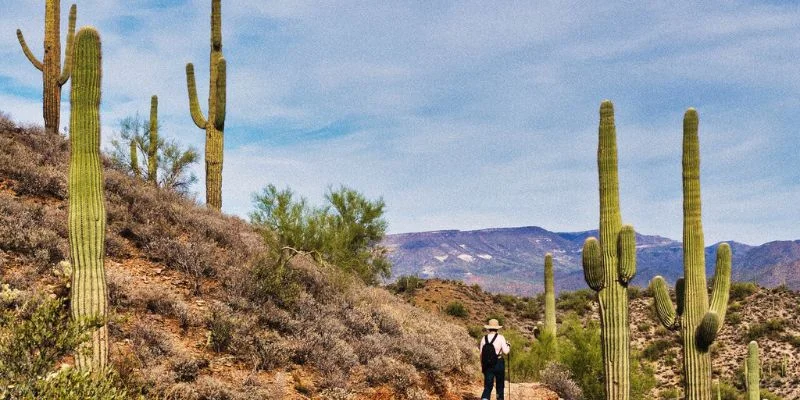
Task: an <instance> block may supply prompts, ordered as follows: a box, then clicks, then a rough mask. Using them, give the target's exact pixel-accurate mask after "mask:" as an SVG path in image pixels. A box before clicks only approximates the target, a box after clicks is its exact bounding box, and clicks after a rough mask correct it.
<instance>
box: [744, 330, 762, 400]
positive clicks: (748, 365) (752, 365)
mask: <svg viewBox="0 0 800 400" xmlns="http://www.w3.org/2000/svg"><path fill="white" fill-rule="evenodd" d="M744 375H745V386H746V387H747V400H760V399H761V382H760V381H761V363H760V362H759V359H758V343H756V342H755V341H751V342H750V343H749V344H748V345H747V360H745V362H744Z"/></svg>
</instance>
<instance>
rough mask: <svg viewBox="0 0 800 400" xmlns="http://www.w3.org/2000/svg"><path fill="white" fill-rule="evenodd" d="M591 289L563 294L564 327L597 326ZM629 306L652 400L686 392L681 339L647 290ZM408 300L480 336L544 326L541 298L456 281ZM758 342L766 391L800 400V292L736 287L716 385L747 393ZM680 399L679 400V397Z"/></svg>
mask: <svg viewBox="0 0 800 400" xmlns="http://www.w3.org/2000/svg"><path fill="white" fill-rule="evenodd" d="M588 293H592V292H589V291H588V290H586V291H581V292H571V293H570V292H564V293H562V294H561V295H560V296H559V298H558V300H557V317H558V322H559V323H561V322H562V321H563V320H564V319H565V317H566V316H567V315H568V314H577V315H578V316H579V317H580V318H581V319H582V320H583V321H584V322H588V321H589V320H595V321H596V320H598V316H597V310H596V306H595V302H594V301H593V299H592V295H587V296H584V295H583V294H588ZM632 294H633V296H632V298H631V303H630V307H631V308H630V312H631V321H632V323H631V338H632V346H633V348H634V349H635V350H637V351H639V352H640V353H641V354H642V357H643V359H644V360H645V362H647V363H649V364H650V365H651V366H653V367H654V369H655V371H656V373H655V375H656V379H657V385H656V388H655V389H654V390H653V392H652V398H660V397H659V396H660V395H661V394H662V393H665V392H666V391H667V390H669V389H674V388H678V387H679V386H680V379H681V376H680V373H681V365H682V361H681V353H680V349H681V347H680V346H681V344H680V341H679V339H678V336H677V334H676V333H672V332H668V331H667V330H665V329H664V328H662V327H661V325H660V324H659V323H658V322H657V320H656V319H655V315H654V312H653V309H652V304H653V299H652V297H650V295H649V294H648V293H647V292H640V291H633V293H632ZM406 299H407V301H409V302H410V303H412V304H416V305H418V306H421V307H425V308H427V309H428V310H431V311H438V312H439V313H440V315H441V316H442V318H445V319H447V320H448V321H451V322H454V323H460V324H462V325H464V326H466V327H468V328H471V330H474V331H475V332H477V333H478V334H480V332H481V331H480V329H479V327H480V326H481V325H482V324H483V321H484V320H485V318H487V316H500V317H502V318H504V319H505V321H506V325H507V326H508V327H511V328H514V329H516V330H519V331H520V332H522V333H523V334H525V335H527V336H528V337H529V338H531V339H532V338H533V327H534V326H536V324H538V323H539V322H541V320H542V311H541V310H542V308H541V307H542V305H541V299H530V298H518V297H515V296H509V295H493V294H491V293H488V292H484V291H483V290H481V289H480V287H477V286H467V285H465V284H463V283H461V282H457V281H443V280H438V279H432V280H427V281H424V283H423V284H422V285H421V287H420V288H419V289H417V290H416V291H413V293H412V294H407V295H406ZM453 301H457V302H459V303H461V304H462V305H463V306H464V308H465V309H466V315H464V316H463V317H454V316H451V315H449V314H448V313H447V311H446V310H447V307H448V305H449V304H451V303H452V302H453ZM750 340H756V341H757V342H758V344H759V346H760V348H761V362H762V365H763V373H762V388H764V389H768V390H769V391H771V392H772V393H774V394H777V395H779V396H781V397H782V398H783V399H799V398H800V293H798V292H796V291H791V290H788V289H786V288H784V287H779V288H775V289H766V288H762V287H757V286H755V285H752V284H737V285H734V289H733V290H732V293H731V300H730V302H729V311H728V316H727V317H726V321H725V327H724V328H723V329H722V331H721V332H720V338H719V339H718V341H717V343H716V344H715V345H714V347H713V348H712V354H713V355H712V357H713V366H714V368H713V373H714V378H715V379H720V380H721V381H722V382H723V383H728V384H730V385H732V386H735V387H738V388H739V390H740V391H741V390H743V387H742V381H741V367H742V364H743V360H744V358H745V356H746V354H747V343H749V341H750ZM673 398H674V397H673Z"/></svg>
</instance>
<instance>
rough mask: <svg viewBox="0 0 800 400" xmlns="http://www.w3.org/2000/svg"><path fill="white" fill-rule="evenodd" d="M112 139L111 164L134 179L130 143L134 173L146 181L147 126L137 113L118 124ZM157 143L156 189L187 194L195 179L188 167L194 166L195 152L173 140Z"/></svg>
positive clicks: (148, 144)
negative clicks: (134, 153) (134, 164)
mask: <svg viewBox="0 0 800 400" xmlns="http://www.w3.org/2000/svg"><path fill="white" fill-rule="evenodd" d="M116 136H117V137H115V138H114V139H112V140H111V146H112V149H111V162H112V163H113V164H114V165H115V166H117V167H118V168H120V169H122V170H124V171H126V172H127V173H129V174H131V175H134V176H137V173H136V172H135V168H134V166H133V165H132V163H131V159H132V154H131V150H132V148H131V146H130V143H131V142H133V143H135V149H136V157H135V160H136V163H137V164H138V170H139V171H141V172H140V173H141V174H142V175H143V176H142V178H143V179H144V180H150V176H149V172H148V168H147V166H148V162H149V160H150V158H149V157H150V156H149V153H150V152H149V149H150V122H149V121H147V120H144V119H142V118H141V117H140V116H139V114H138V113H137V114H136V115H134V116H128V117H126V118H123V119H122V120H121V121H120V122H119V131H117V132H116ZM157 140H158V143H157V144H156V157H157V160H158V163H157V165H158V169H157V172H156V174H157V175H158V176H157V177H156V179H155V180H156V182H157V183H158V186H159V187H161V188H166V189H172V190H175V191H177V192H179V193H184V194H185V193H188V191H189V188H190V186H191V185H192V184H194V183H195V182H197V176H196V175H195V174H194V173H193V172H192V171H191V170H190V167H191V165H192V164H194V163H196V162H198V159H199V156H198V153H197V150H195V149H194V148H192V147H188V148H186V149H184V148H182V147H181V146H180V145H179V144H178V143H177V142H175V141H174V140H171V139H164V138H163V136H159V137H158V139H157Z"/></svg>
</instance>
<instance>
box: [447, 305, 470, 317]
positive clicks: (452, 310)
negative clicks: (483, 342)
mask: <svg viewBox="0 0 800 400" xmlns="http://www.w3.org/2000/svg"><path fill="white" fill-rule="evenodd" d="M444 312H446V313H447V315H452V316H454V317H456V318H466V317H468V316H469V311H468V310H467V307H465V306H464V305H463V304H461V302H459V301H452V302H450V303H449V304H447V307H445V309H444Z"/></svg>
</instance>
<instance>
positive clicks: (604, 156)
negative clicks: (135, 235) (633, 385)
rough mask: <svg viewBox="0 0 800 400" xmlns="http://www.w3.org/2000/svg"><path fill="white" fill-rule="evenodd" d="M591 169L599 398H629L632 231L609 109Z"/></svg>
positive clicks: (587, 246) (588, 254) (589, 250)
mask: <svg viewBox="0 0 800 400" xmlns="http://www.w3.org/2000/svg"><path fill="white" fill-rule="evenodd" d="M597 167H598V170H599V176H600V240H598V239H596V238H593V237H592V238H589V239H587V240H586V242H585V243H584V245H583V272H584V277H585V278H586V283H587V284H588V285H589V287H590V288H592V289H593V290H595V291H596V292H597V300H598V302H599V303H600V324H601V340H602V345H603V368H604V371H605V374H604V378H605V394H606V399H608V400H627V399H629V398H630V326H629V322H628V282H630V280H631V279H633V276H634V275H635V274H636V243H635V233H634V231H633V227H632V226H630V225H622V216H621V214H620V208H619V178H618V176H617V133H616V127H615V126H614V105H613V104H611V102H610V101H608V100H606V101H603V103H602V104H601V105H600V128H599V145H598V148H597Z"/></svg>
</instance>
